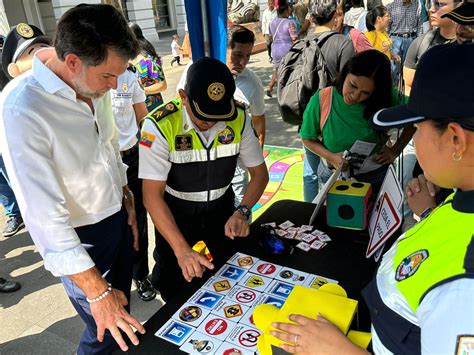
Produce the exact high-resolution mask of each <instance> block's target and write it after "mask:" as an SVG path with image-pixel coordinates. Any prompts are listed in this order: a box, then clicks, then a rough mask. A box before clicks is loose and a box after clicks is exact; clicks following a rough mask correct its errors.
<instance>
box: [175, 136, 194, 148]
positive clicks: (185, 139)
mask: <svg viewBox="0 0 474 355" xmlns="http://www.w3.org/2000/svg"><path fill="white" fill-rule="evenodd" d="M174 145H175V146H176V150H191V149H193V138H192V137H191V135H190V134H183V135H178V136H176V137H175V139H174Z"/></svg>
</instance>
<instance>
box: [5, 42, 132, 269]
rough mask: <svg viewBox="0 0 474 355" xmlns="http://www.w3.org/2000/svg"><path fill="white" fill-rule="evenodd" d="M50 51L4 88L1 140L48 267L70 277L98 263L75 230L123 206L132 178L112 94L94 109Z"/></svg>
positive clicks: (29, 224) (96, 101)
mask: <svg viewBox="0 0 474 355" xmlns="http://www.w3.org/2000/svg"><path fill="white" fill-rule="evenodd" d="M45 51H48V49H44V50H41V51H39V52H38V53H37V54H36V55H35V58H34V62H33V69H32V71H29V72H28V73H26V74H25V75H22V76H20V77H19V78H17V79H15V80H13V81H12V82H11V83H10V84H9V85H8V86H7V87H6V88H5V90H4V91H3V94H2V97H1V99H0V112H1V115H2V123H1V124H0V146H1V151H2V152H3V158H4V160H5V165H6V167H7V170H8V174H9V177H10V180H11V183H12V188H13V191H14V192H15V196H16V198H17V200H18V204H19V206H20V210H21V214H22V216H23V218H24V220H25V223H26V226H27V227H28V229H29V231H30V235H31V237H32V239H33V241H34V242H35V244H36V246H37V247H38V250H39V252H40V254H41V255H42V256H43V258H44V262H45V268H46V269H47V270H49V271H51V272H52V273H53V274H54V275H55V276H62V275H71V274H76V273H79V272H82V271H85V270H87V269H89V268H91V267H92V266H94V262H93V261H92V259H91V258H90V257H89V254H88V253H87V251H86V249H85V248H84V247H83V246H82V245H81V242H80V240H79V238H78V236H77V233H76V232H75V230H74V228H75V227H79V226H84V225H90V224H94V223H97V222H99V221H101V220H103V219H105V218H107V217H109V216H111V215H113V214H114V213H116V212H118V211H119V210H120V209H121V207H122V186H124V185H126V183H127V176H126V165H124V164H123V163H122V160H121V158H120V151H119V147H118V131H117V129H116V127H115V122H114V119H113V116H112V105H111V99H110V95H108V94H107V95H105V96H103V97H102V98H100V99H94V100H93V106H94V113H93V112H92V111H91V109H90V107H89V106H88V105H87V104H86V103H85V102H83V101H81V100H78V99H76V93H75V92H74V90H73V89H72V88H71V87H70V86H68V85H67V84H66V83H65V82H64V81H62V80H61V79H60V78H59V77H58V76H57V75H56V74H55V73H53V72H52V71H51V70H50V69H49V68H47V67H46V66H45V65H44V64H43V62H42V60H40V58H43V59H44V57H45V55H47V54H48V52H45ZM52 51H53V52H54V49H52ZM49 53H51V52H49ZM96 124H97V127H98V129H97V130H98V132H97V130H96ZM98 237H100V236H98Z"/></svg>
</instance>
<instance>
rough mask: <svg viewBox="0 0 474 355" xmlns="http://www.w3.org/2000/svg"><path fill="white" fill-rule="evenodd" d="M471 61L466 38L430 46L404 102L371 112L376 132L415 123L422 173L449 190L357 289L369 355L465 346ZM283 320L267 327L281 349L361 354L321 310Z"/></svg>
mask: <svg viewBox="0 0 474 355" xmlns="http://www.w3.org/2000/svg"><path fill="white" fill-rule="evenodd" d="M454 62H455V63H456V66H452V65H450V63H454ZM472 63H474V45H472V44H466V45H450V46H435V47H433V48H432V49H430V50H429V51H428V52H426V53H425V54H424V56H423V57H422V58H421V60H420V63H419V66H418V68H417V71H416V74H415V79H414V85H413V88H412V91H411V95H410V99H409V102H408V105H404V106H400V107H395V108H389V109H385V110H382V111H379V112H378V113H377V114H376V115H375V116H374V118H373V122H374V124H375V125H376V126H377V127H380V128H383V129H388V128H392V127H402V126H406V125H412V124H415V126H416V128H417V131H416V133H415V135H414V136H413V140H414V142H415V147H416V155H417V158H418V161H419V163H420V165H421V167H422V169H423V171H424V173H425V175H426V177H427V179H429V180H430V181H432V182H433V183H434V184H436V185H439V186H441V187H444V188H454V189H456V192H455V193H453V194H452V195H450V196H449V197H448V198H447V199H446V200H445V201H444V203H442V204H441V205H440V206H438V207H437V208H435V209H434V210H433V211H432V212H431V213H430V214H429V215H428V216H427V217H425V218H424V219H423V220H422V221H421V222H420V223H418V224H417V225H416V226H415V227H413V228H412V229H410V230H409V231H408V232H406V233H405V234H403V235H402V236H401V237H400V238H399V239H398V241H397V242H396V243H395V244H394V245H393V247H392V248H391V249H390V250H389V251H388V252H387V253H385V255H384V256H383V260H382V261H381V263H380V266H379V269H378V271H377V275H376V277H375V278H374V280H373V281H372V282H371V283H370V284H369V285H368V286H367V287H366V289H365V290H364V291H363V296H364V298H365V300H366V302H367V305H368V306H369V309H370V312H371V319H372V345H373V350H374V352H375V353H376V354H389V353H390V354H392V353H395V354H419V353H423V354H453V353H454V354H464V353H466V354H467V353H469V352H470V351H471V350H472V346H473V344H474V296H473V295H474V178H473V176H474V116H473V113H474V101H473V100H472V93H473V92H474V71H473V70H472ZM440 87H442V88H445V89H446V90H440V89H439V88H440ZM449 89H451V90H455V93H454V94H452V95H446V92H447V90H448V91H449ZM323 316H324V314H323ZM290 320H292V321H294V322H296V323H297V324H289V323H278V324H275V326H276V328H278V329H279V330H282V331H284V332H286V333H281V332H276V331H275V332H274V334H275V335H276V336H277V337H278V338H279V339H281V340H284V341H286V342H289V343H290V344H292V345H283V346H282V348H283V349H284V350H286V351H288V352H291V353H293V352H306V351H309V352H310V353H311V354H316V353H351V354H358V353H361V354H362V353H365V351H364V350H362V349H360V348H358V347H356V346H355V345H353V344H352V343H351V342H350V341H348V340H347V338H346V337H345V336H344V335H343V334H342V333H341V332H340V331H339V330H338V329H337V328H336V327H335V326H334V325H332V324H331V323H330V322H329V321H328V320H326V319H324V318H322V317H318V320H313V319H309V318H306V317H303V316H300V315H291V316H290Z"/></svg>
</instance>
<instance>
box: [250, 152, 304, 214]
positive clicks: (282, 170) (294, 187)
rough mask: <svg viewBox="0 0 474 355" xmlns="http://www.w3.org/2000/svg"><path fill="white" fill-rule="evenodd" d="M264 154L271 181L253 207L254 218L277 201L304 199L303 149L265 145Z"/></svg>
mask: <svg viewBox="0 0 474 355" xmlns="http://www.w3.org/2000/svg"><path fill="white" fill-rule="evenodd" d="M263 154H264V156H265V162H266V164H267V168H268V173H269V178H270V181H269V182H268V185H267V187H266V188H265V191H264V193H263V195H262V197H261V198H260V200H259V201H258V202H257V203H256V204H255V206H254V207H253V209H252V219H253V220H256V219H257V218H258V216H260V215H261V214H262V213H263V212H264V211H265V210H266V209H267V208H268V207H270V205H271V204H272V203H274V202H276V201H279V200H285V199H290V200H296V201H303V159H304V151H303V149H295V148H286V147H278V146H272V145H265V146H264V150H263Z"/></svg>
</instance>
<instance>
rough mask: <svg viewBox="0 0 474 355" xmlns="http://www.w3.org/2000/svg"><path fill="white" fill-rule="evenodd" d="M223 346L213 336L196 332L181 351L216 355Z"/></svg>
mask: <svg viewBox="0 0 474 355" xmlns="http://www.w3.org/2000/svg"><path fill="white" fill-rule="evenodd" d="M221 345H222V341H219V340H216V339H215V338H214V337H212V336H209V335H206V334H203V333H201V332H194V333H193V334H192V335H191V336H190V337H189V338H188V340H186V342H185V343H184V344H183V345H182V346H181V347H180V348H179V350H181V351H184V352H186V353H188V354H215V353H216V351H217V349H218V348H219V347H220V346H221Z"/></svg>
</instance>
